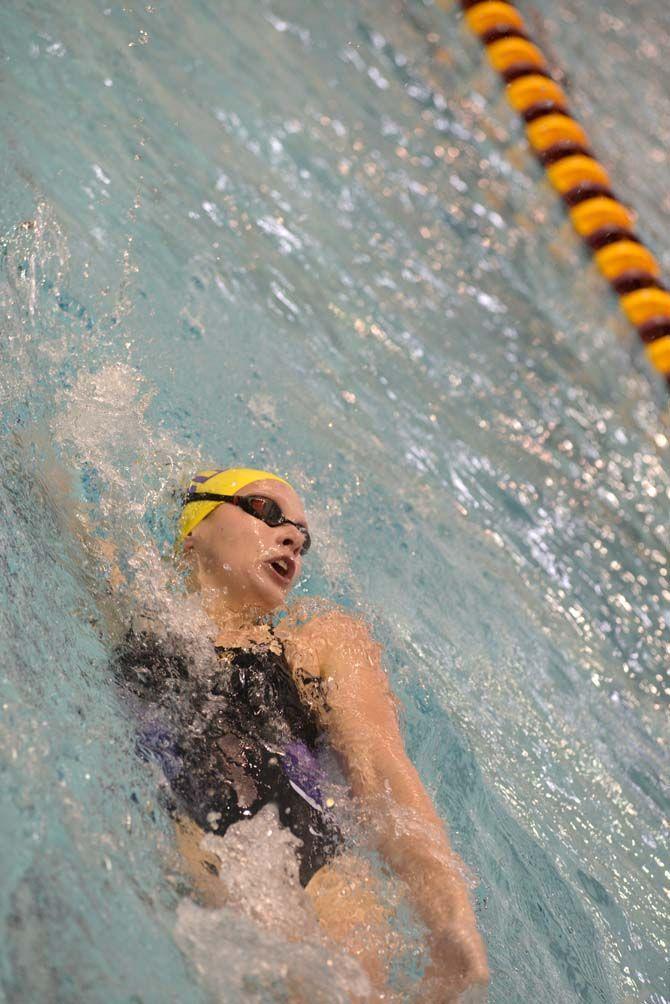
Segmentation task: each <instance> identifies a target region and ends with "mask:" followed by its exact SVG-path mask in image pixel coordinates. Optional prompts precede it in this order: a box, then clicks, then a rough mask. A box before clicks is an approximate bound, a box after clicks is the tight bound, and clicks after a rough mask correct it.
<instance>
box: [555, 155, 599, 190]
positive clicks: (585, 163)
mask: <svg viewBox="0 0 670 1004" xmlns="http://www.w3.org/2000/svg"><path fill="white" fill-rule="evenodd" d="M547 177H548V178H549V181H550V182H551V184H552V185H553V186H554V188H555V189H556V190H557V191H558V192H560V193H561V195H565V193H566V192H569V191H570V189H571V188H576V187H577V185H582V184H584V183H586V182H593V183H594V184H596V185H604V186H605V187H606V188H610V187H611V184H612V183H611V181H610V176H609V174H608V173H607V171H606V170H605V168H604V167H603V166H602V164H600V163H599V162H598V161H597V160H594V158H593V157H587V156H586V155H585V154H581V153H576V154H573V155H572V156H571V157H564V158H563V160H559V161H557V162H556V163H555V164H552V165H551V166H550V167H548V168H547Z"/></svg>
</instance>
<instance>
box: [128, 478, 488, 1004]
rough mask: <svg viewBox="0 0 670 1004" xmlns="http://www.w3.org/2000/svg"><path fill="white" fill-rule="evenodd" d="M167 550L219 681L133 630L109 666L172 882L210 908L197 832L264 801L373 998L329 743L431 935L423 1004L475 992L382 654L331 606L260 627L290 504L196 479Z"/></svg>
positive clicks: (250, 482) (437, 833) (445, 862)
mask: <svg viewBox="0 0 670 1004" xmlns="http://www.w3.org/2000/svg"><path fill="white" fill-rule="evenodd" d="M178 539H179V546H180V547H181V548H182V553H183V557H184V559H185V560H186V561H187V562H188V564H189V567H190V572H191V577H192V582H193V585H194V588H195V589H196V590H197V591H198V592H199V594H200V597H201V600H202V605H203V608H204V610H205V611H206V613H207V614H208V616H209V618H210V619H211V621H212V622H213V624H214V625H215V628H216V632H217V634H216V639H215V652H216V655H217V657H218V659H219V660H222V661H223V663H225V666H226V668H227V672H226V673H221V672H220V668H221V667H219V671H218V674H217V673H215V674H214V676H213V677H209V678H208V679H205V680H204V682H203V680H200V681H197V682H193V680H191V679H189V672H188V654H187V653H181V654H179V653H178V652H172V653H171V654H169V655H168V654H166V653H165V651H164V650H163V649H161V646H160V645H158V644H157V642H156V639H155V638H152V636H151V634H149V633H147V632H142V631H140V632H130V633H129V635H128V637H127V638H126V642H125V645H124V646H122V647H121V648H120V649H119V650H118V652H117V668H118V670H119V673H120V674H121V675H122V676H123V677H124V679H125V681H126V683H127V684H128V685H129V686H130V688H131V689H132V690H133V691H134V692H135V694H136V695H137V696H138V697H140V698H141V699H142V704H143V706H145V707H147V706H149V707H150V708H152V709H153V710H152V713H151V714H149V715H145V717H144V726H143V732H142V735H141V743H140V745H141V748H142V749H143V750H144V751H145V755H147V756H154V757H157V758H158V759H159V760H160V762H161V765H162V767H163V772H164V774H165V776H166V778H167V781H168V783H169V785H170V791H171V797H172V798H173V804H172V809H173V813H174V815H175V816H176V818H177V820H178V823H177V830H178V842H179V845H180V849H181V852H182V855H183V861H184V864H185V868H186V870H187V871H188V873H189V874H190V877H191V879H192V881H193V882H194V885H195V886H196V889H197V890H198V892H199V894H200V896H201V898H202V900H203V901H204V902H205V903H206V904H207V905H212V906H216V905H220V904H222V903H223V902H225V895H226V894H225V888H226V887H225V875H221V876H219V875H218V870H219V869H218V867H217V859H216V856H215V855H213V854H212V853H211V850H210V851H208V850H207V849H205V847H204V846H203V841H204V840H205V837H206V835H207V834H208V833H209V834H216V835H217V836H222V835H223V834H224V833H225V831H226V829H227V828H228V827H229V826H231V825H232V824H233V823H239V822H240V821H242V820H244V819H250V818H251V817H253V816H254V815H255V814H256V813H258V812H259V811H261V810H262V809H263V808H264V807H265V806H267V805H269V804H272V805H274V806H275V807H276V812H277V818H278V821H279V824H280V825H281V826H283V827H286V828H288V829H289V830H290V831H291V832H292V833H293V834H294V835H295V836H296V837H297V838H298V840H297V841H295V844H296V845H297V846H298V851H297V854H298V862H297V871H298V875H299V880H300V883H301V885H302V886H303V887H304V889H305V893H306V895H307V896H308V897H309V900H310V901H311V903H312V904H313V907H314V910H315V911H316V914H317V917H318V921H319V923H320V925H321V926H322V928H323V929H324V931H325V933H326V934H327V935H328V936H329V937H331V938H332V939H333V940H334V941H335V942H337V943H338V944H339V945H340V946H341V947H342V948H343V949H344V950H345V951H347V952H348V953H350V954H351V955H353V956H354V957H356V958H357V959H358V960H359V962H360V963H361V965H362V966H363V967H364V969H365V970H366V971H367V973H368V975H369V977H370V979H371V982H372V983H373V985H374V986H376V987H377V988H378V989H379V990H380V991H381V990H382V989H383V986H384V983H385V979H386V971H385V963H384V961H383V954H384V953H383V951H382V949H381V946H382V944H383V943H384V939H385V931H384V925H385V923H386V921H385V914H384V910H383V909H382V908H381V906H380V904H379V901H378V900H377V899H376V897H375V895H374V893H373V883H372V882H371V878H370V875H369V874H368V873H366V871H365V868H364V867H362V859H360V858H359V859H358V863H356V859H355V858H354V856H353V855H352V853H351V852H347V851H345V850H344V849H343V847H342V837H341V834H340V830H339V828H338V825H337V820H336V817H335V815H334V814H333V812H332V811H331V808H330V807H329V804H328V803H329V802H330V801H331V800H329V799H328V800H327V799H324V797H323V794H322V791H321V788H322V787H323V776H322V766H321V765H320V762H319V751H320V749H321V747H322V746H323V745H324V744H327V745H328V746H329V747H331V748H332V749H333V750H335V751H336V752H337V755H338V759H339V761H340V762H341V763H342V764H343V767H344V772H345V775H346V779H347V782H348V785H349V786H350V789H351V793H352V795H353V796H354V798H355V799H356V804H357V805H358V806H359V807H360V809H361V810H362V811H363V814H364V816H365V818H366V819H367V820H368V822H369V823H370V830H371V831H372V833H373V834H374V839H375V845H376V849H377V850H378V851H379V852H380V853H381V855H382V856H383V857H384V859H385V860H386V862H387V863H388V864H389V865H390V866H391V867H392V869H393V870H394V871H395V873H396V874H397V875H398V876H399V877H400V878H401V879H402V880H404V883H405V884H406V887H407V890H408V893H409V896H410V899H411V901H412V903H413V905H414V907H415V909H416V911H417V912H418V914H419V915H420V917H421V918H422V920H423V921H424V922H425V924H426V926H427V928H428V930H429V946H430V953H431V959H432V963H431V965H430V966H429V968H428V971H427V973H426V975H425V977H424V983H423V984H422V986H423V988H424V990H425V992H422V997H421V999H422V1000H423V1001H428V1000H434V1001H452V1000H455V999H456V997H457V996H458V994H460V993H461V992H462V991H463V990H465V989H466V988H467V987H469V986H472V985H474V984H485V983H486V982H487V980H488V968H487V961H486V953H485V949H484V945H483V942H482V939H481V937H480V935H479V933H478V931H477V927H476V923H475V917H474V913H473V910H472V907H471V905H470V902H469V899H468V893H467V887H466V883H465V880H464V878H463V866H462V863H461V862H460V860H459V858H458V857H457V856H456V854H455V853H454V852H453V851H452V849H451V847H450V844H449V841H448V838H447V834H446V832H445V828H444V825H443V823H442V821H441V820H440V818H439V817H438V815H437V813H436V811H435V809H434V807H433V805H432V803H431V800H430V798H429V796H428V794H427V793H426V791H425V789H424V787H423V785H422V783H421V781H420V779H419V776H418V774H417V772H416V770H415V768H414V767H413V765H412V764H411V762H410V761H409V759H408V757H407V755H406V753H405V749H404V746H403V741H402V738H401V735H400V731H399V727H398V722H397V719H396V713H395V707H394V700H393V697H392V695H391V693H390V691H389V688H388V685H387V680H386V676H385V673H384V670H383V668H382V663H381V658H380V646H379V645H378V644H377V643H375V642H374V641H373V639H372V637H371V635H370V632H369V630H368V628H367V627H366V625H365V624H364V623H363V622H362V621H361V620H359V619H357V618H356V617H353V616H351V615H350V614H349V613H345V612H344V611H343V610H341V609H330V610H328V611H327V612H325V613H324V612H321V613H318V614H316V615H314V616H312V617H311V618H310V619H307V620H305V621H304V622H302V623H299V622H297V621H296V620H295V619H293V618H291V617H285V618H284V619H283V620H281V621H280V622H279V623H278V624H277V625H276V626H273V614H275V615H276V613H277V612H278V611H280V610H282V609H283V608H285V604H286V599H287V597H288V594H289V592H290V590H291V588H292V587H293V586H294V585H295V583H296V582H297V580H298V578H299V576H300V571H301V568H302V562H303V558H304V556H305V554H306V553H307V551H308V550H309V546H310V533H309V529H308V525H307V517H306V516H305V512H304V509H303V505H302V502H301V500H300V498H299V496H298V495H297V493H296V492H295V491H294V489H293V488H292V487H291V486H290V485H289V484H288V482H287V481H285V480H284V479H282V478H280V477H278V476H277V475H275V474H271V473H268V472H266V471H259V470H250V469H240V468H236V469H230V470H223V471H203V472H201V473H200V474H198V475H196V476H195V477H194V478H193V480H192V481H191V483H190V486H189V488H188V491H187V492H186V494H185V496H184V500H183V508H182V512H181V519H180V525H179V534H178ZM224 681H225V682H224ZM161 709H162V711H163V712H164V713H163V715H162V716H161V713H160V711H161ZM166 709H169V713H166ZM205 843H206V841H205Z"/></svg>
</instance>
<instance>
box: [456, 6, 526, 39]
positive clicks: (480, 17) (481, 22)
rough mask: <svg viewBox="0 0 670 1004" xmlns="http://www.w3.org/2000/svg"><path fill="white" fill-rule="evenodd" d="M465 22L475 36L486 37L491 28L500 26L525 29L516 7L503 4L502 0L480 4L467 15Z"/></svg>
mask: <svg viewBox="0 0 670 1004" xmlns="http://www.w3.org/2000/svg"><path fill="white" fill-rule="evenodd" d="M465 20H466V21H467V23H468V27H469V28H470V29H471V30H472V31H474V33H475V35H485V34H486V32H487V31H490V30H491V28H497V27H498V26H499V25H505V26H507V25H509V26H510V27H511V28H518V29H519V30H523V27H524V24H523V18H522V17H521V14H519V12H518V10H517V9H516V7H512V5H511V4H508V3H501V2H500V0H491V2H489V3H478V4H477V5H476V6H475V7H471V8H470V10H469V11H467V12H466V14H465Z"/></svg>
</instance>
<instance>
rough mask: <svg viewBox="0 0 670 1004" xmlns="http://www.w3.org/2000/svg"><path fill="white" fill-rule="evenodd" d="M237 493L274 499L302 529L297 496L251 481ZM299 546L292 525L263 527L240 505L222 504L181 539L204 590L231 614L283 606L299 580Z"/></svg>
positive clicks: (270, 483)
mask: <svg viewBox="0 0 670 1004" xmlns="http://www.w3.org/2000/svg"><path fill="white" fill-rule="evenodd" d="M236 494H237V495H263V496H265V497H266V498H271V499H274V501H275V502H277V503H278V505H279V507H280V509H281V511H282V512H283V514H284V516H285V517H286V519H290V520H292V521H294V522H295V523H301V524H302V525H304V526H306V525H307V518H306V516H305V511H304V509H303V505H302V502H301V501H300V498H299V497H298V495H297V494H296V493H295V492H294V490H293V489H292V488H291V487H290V486H289V485H285V484H283V483H282V482H281V481H273V480H269V479H268V480H262V481H254V482H253V483H252V484H250V485H246V486H245V487H244V488H240V490H239V491H238V492H236ZM303 543H304V537H303V535H302V533H301V532H300V530H299V529H298V528H297V527H295V526H291V525H290V524H288V523H285V524H283V525H282V526H268V525H267V524H266V523H263V522H262V520H260V519H257V518H256V517H254V516H251V515H250V514H249V513H247V512H245V511H244V510H243V509H241V508H240V507H239V506H236V505H230V504H228V503H226V502H224V503H222V504H221V505H218V506H217V507H216V509H214V510H213V511H212V512H211V513H210V514H209V515H208V516H206V517H205V519H203V520H201V522H200V523H198V525H197V526H196V527H194V529H193V530H192V531H191V533H190V534H189V535H188V536H187V537H186V539H185V541H184V550H185V552H186V553H187V555H188V556H189V557H190V558H191V559H194V567H195V570H196V574H197V579H198V584H199V586H200V588H201V589H202V590H203V591H205V590H206V591H211V590H217V591H219V592H221V593H223V598H224V600H225V604H226V606H228V607H230V608H231V609H232V610H245V609H254V610H260V611H262V612H263V613H269V612H270V611H271V610H275V609H276V608H277V607H280V606H282V605H283V604H284V603H285V601H286V597H287V595H288V593H289V592H290V590H291V589H292V587H293V586H294V585H295V583H296V582H297V581H298V579H299V577H300V571H301V568H302V557H301V555H300V550H301V548H302V545H303ZM277 562H279V565H277ZM282 563H283V566H284V568H283V570H282V568H281V566H282ZM275 566H276V567H275Z"/></svg>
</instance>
